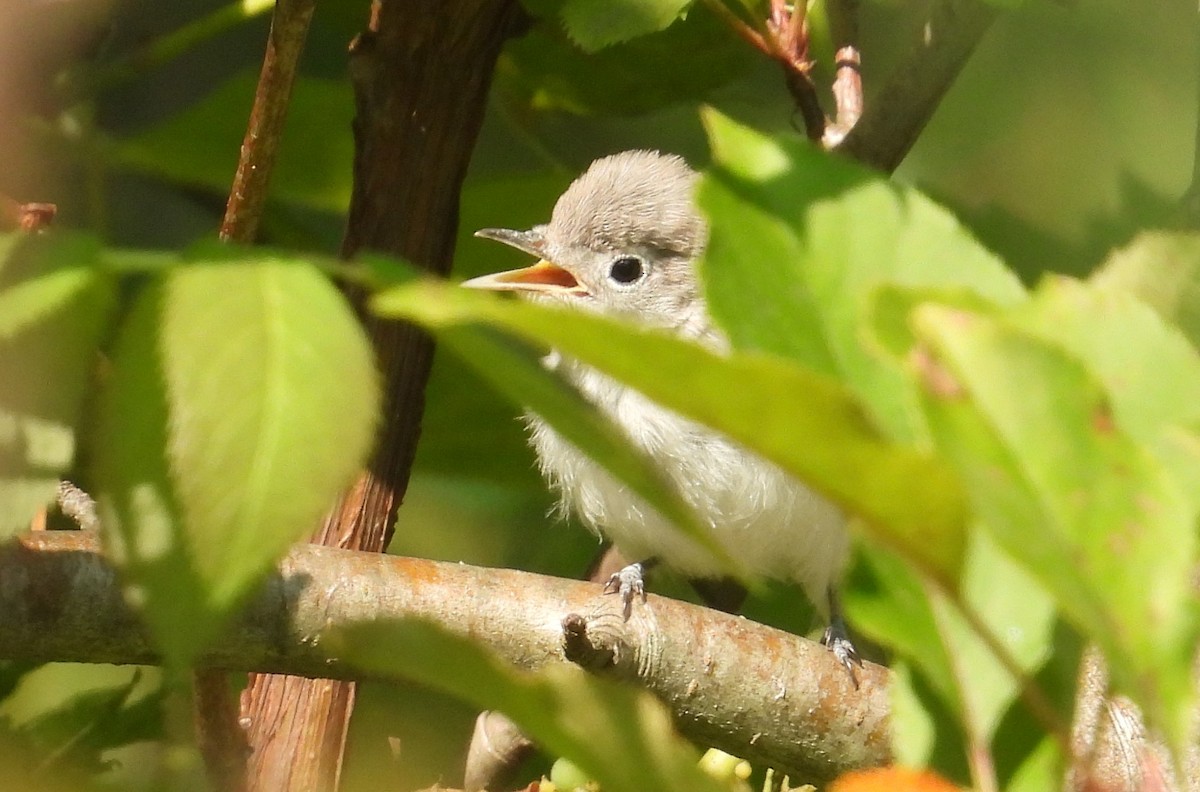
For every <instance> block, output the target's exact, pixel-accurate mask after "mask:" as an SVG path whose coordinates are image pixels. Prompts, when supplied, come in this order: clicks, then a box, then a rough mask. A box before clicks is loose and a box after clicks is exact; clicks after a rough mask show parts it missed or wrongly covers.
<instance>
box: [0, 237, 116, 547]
mask: <svg viewBox="0 0 1200 792" xmlns="http://www.w3.org/2000/svg"><path fill="white" fill-rule="evenodd" d="M99 251H100V245H99V242H97V241H96V240H94V239H92V238H90V237H85V236H81V235H74V234H62V233H53V234H39V235H28V234H22V233H13V234H8V235H0V541H3V540H4V539H7V538H8V537H9V536H12V535H13V534H15V533H18V532H20V531H24V530H26V529H27V528H28V527H29V523H30V520H31V519H32V518H33V516H34V515H35V514H36V513H37V512H38V510H39V509H41V508H42V507H44V506H46V505H48V504H50V503H53V502H54V498H55V493H56V492H57V488H58V481H59V479H61V478H62V477H63V475H64V473H65V472H66V471H67V469H68V468H69V467H70V466H71V465H72V463H73V462H74V459H75V446H76V438H75V429H76V422H77V421H78V420H79V414H80V410H81V408H82V405H83V400H84V395H85V388H86V386H87V384H88V381H89V378H90V375H91V373H92V368H93V366H94V364H95V362H96V354H97V352H96V350H97V346H98V343H99V341H100V337H101V335H102V333H103V331H104V327H105V323H106V321H107V318H108V315H109V313H110V311H111V309H112V307H113V300H114V292H113V288H112V284H111V282H110V281H109V279H108V278H107V277H106V276H105V275H104V274H103V273H101V272H100V271H98V269H97V267H96V263H97V260H98V254H99Z"/></svg>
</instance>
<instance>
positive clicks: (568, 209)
mask: <svg viewBox="0 0 1200 792" xmlns="http://www.w3.org/2000/svg"><path fill="white" fill-rule="evenodd" d="M696 178H697V177H696V173H695V171H693V170H692V169H691V168H689V167H688V165H687V163H685V162H684V161H683V160H682V159H681V158H680V157H676V156H672V155H665V154H659V153H658V152H652V151H626V152H623V153H621V154H614V155H612V156H610V157H604V158H603V159H598V160H596V161H595V162H593V163H592V164H591V166H590V167H589V168H588V169H587V171H586V172H585V173H584V174H583V175H582V176H580V177H579V178H578V179H576V180H575V181H574V182H572V183H571V186H570V187H568V188H567V191H566V192H564V193H563V194H562V197H560V198H559V199H558V203H557V204H555V206H554V212H553V214H552V215H551V218H550V222H549V223H548V224H546V225H540V226H536V227H534V228H532V229H530V230H528V231H511V230H508V229H502V228H486V229H483V230H481V231H477V232H476V233H475V235H476V236H478V237H483V238H485V239H494V240H496V241H498V242H503V243H504V244H506V245H511V246H512V247H515V248H517V249H519V250H523V251H525V252H526V253H529V254H530V255H533V256H537V257H538V259H539V260H538V262H537V263H536V264H534V265H532V266H530V267H525V268H523V269H517V270H510V271H508V272H499V273H496V274H493V275H484V276H483V277H479V278H473V279H471V280H469V281H467V282H466V283H464V284H463V285H464V286H468V287H471V288H478V289H492V290H501V291H516V292H521V293H524V294H526V295H530V296H538V297H542V298H548V299H552V300H555V301H558V302H563V303H566V304H569V305H573V306H576V307H580V308H584V309H587V310H594V311H598V312H601V313H608V314H615V315H621V316H626V317H628V318H632V319H637V320H640V321H643V322H646V323H649V324H654V325H662V326H672V325H675V324H677V323H679V322H680V321H682V320H683V319H684V318H685V317H686V315H687V314H688V313H689V308H690V307H691V306H693V305H695V304H696V303H697V301H698V299H699V295H698V287H697V283H696V275H695V270H694V264H695V261H696V259H697V258H699V256H700V254H701V253H702V252H703V251H704V245H705V242H706V241H707V227H706V225H705V223H704V220H703V218H701V217H700V214H699V212H698V211H697V210H696V206H695V202H694V200H693V194H692V193H693V191H694V189H695V186H696Z"/></svg>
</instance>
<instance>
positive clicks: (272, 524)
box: [96, 250, 379, 663]
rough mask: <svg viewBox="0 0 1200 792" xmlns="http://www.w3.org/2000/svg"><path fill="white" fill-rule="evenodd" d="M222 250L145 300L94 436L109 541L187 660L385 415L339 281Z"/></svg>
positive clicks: (170, 648) (154, 619) (326, 498)
mask: <svg viewBox="0 0 1200 792" xmlns="http://www.w3.org/2000/svg"><path fill="white" fill-rule="evenodd" d="M223 254H224V256H225V257H226V258H227V259H228V258H233V259H234V260H233V261H228V260H226V261H218V260H213V256H211V254H207V255H208V258H209V260H199V261H195V262H192V263H190V264H186V265H183V266H180V267H178V268H176V269H174V270H172V271H171V272H169V273H167V274H166V275H164V276H163V277H162V278H160V279H157V280H156V281H154V282H153V283H151V284H150V285H149V286H147V288H146V289H145V290H144V291H143V292H142V293H141V294H139V295H138V297H137V299H136V301H135V304H134V307H133V310H132V313H131V315H130V317H129V320H128V322H127V324H126V326H125V328H124V329H123V332H122V334H121V338H120V339H119V341H118V344H117V349H116V352H115V354H114V360H113V368H114V371H113V374H112V378H111V382H110V383H109V387H108V388H107V391H106V393H105V394H104V395H103V398H102V400H101V405H100V418H99V428H98V430H97V432H98V442H97V443H96V456H97V460H96V466H97V470H96V477H97V481H98V482H100V484H101V488H100V492H99V493H98V494H99V500H100V504H101V507H102V519H103V520H104V521H105V527H106V529H107V536H106V539H107V542H108V546H109V548H110V551H111V552H112V554H113V556H114V557H115V558H116V560H117V561H118V563H119V564H121V565H122V566H123V567H124V570H125V573H126V578H127V580H129V581H130V582H131V585H132V587H133V589H134V590H135V592H136V594H137V596H138V599H139V600H142V601H144V604H145V608H146V613H147V616H148V617H149V620H150V623H151V625H152V627H153V628H154V629H155V633H156V635H157V637H158V640H159V643H160V646H161V648H162V649H163V652H164V654H165V655H166V656H167V657H168V659H169V660H171V661H173V662H176V663H183V662H186V660H187V659H188V658H189V657H190V656H191V655H192V653H194V652H195V651H197V650H198V649H199V648H200V647H201V646H203V644H204V642H205V641H207V640H208V639H210V638H211V637H212V635H213V632H214V631H215V630H216V628H217V627H218V626H219V624H220V622H221V620H222V619H223V618H224V617H225V616H226V615H228V613H229V612H230V610H231V609H232V608H234V607H235V606H236V605H237V604H238V602H239V600H240V599H241V598H242V597H243V596H245V595H246V594H247V593H248V590H249V589H250V587H251V586H252V585H254V584H255V583H256V582H257V580H258V579H259V578H261V577H262V575H264V574H265V573H266V572H267V570H268V569H269V567H270V565H271V564H272V562H274V560H275V559H276V558H278V557H279V556H280V555H282V554H283V553H284V551H285V550H286V549H287V547H288V546H289V545H290V544H291V543H292V542H294V541H295V540H297V539H299V538H301V537H303V536H305V535H307V534H309V533H311V532H312V531H313V530H314V529H315V528H316V525H317V521H318V520H319V518H320V517H321V515H322V514H323V513H324V511H325V510H326V509H327V508H329V506H330V505H331V504H332V502H333V499H334V497H335V496H336V494H337V493H338V491H339V490H340V489H341V488H342V487H343V486H345V485H347V484H348V483H349V482H350V480H351V478H352V476H353V475H354V473H355V472H356V471H357V470H358V468H359V465H360V464H361V463H362V461H363V459H364V457H365V455H366V453H367V451H368V450H369V448H370V444H371V439H372V436H373V431H374V428H375V422H376V420H377V416H378V410H379V393H378V386H377V382H376V376H375V371H374V361H373V356H372V354H371V350H370V347H369V345H368V343H367V341H366V339H365V337H364V336H363V334H362V331H361V329H360V328H359V325H358V322H357V321H356V320H355V317H354V315H353V313H352V312H351V311H350V309H349V307H348V305H347V304H346V302H345V300H344V299H343V298H342V296H341V295H340V294H339V293H338V291H337V290H336V289H335V288H334V287H333V286H332V285H331V284H330V283H329V281H328V280H327V279H326V278H325V277H324V276H323V275H322V274H321V273H320V272H318V271H317V270H316V269H315V268H313V267H311V266H308V265H305V264H301V263H296V262H290V261H285V260H281V259H278V258H273V257H271V256H270V255H266V254H258V253H250V252H247V251H238V250H228V251H224V253H223ZM238 258H240V261H239V260H237V259H238ZM180 623H186V624H189V626H190V629H189V630H179V629H178V625H179V624H180Z"/></svg>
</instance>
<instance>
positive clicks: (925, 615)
mask: <svg viewBox="0 0 1200 792" xmlns="http://www.w3.org/2000/svg"><path fill="white" fill-rule="evenodd" d="M969 537H970V544H969V545H968V552H967V556H966V563H965V565H964V568H963V572H962V581H963V583H962V590H961V592H960V595H961V597H962V599H963V601H964V602H965V603H966V604H967V606H968V607H970V608H971V609H972V611H973V612H974V613H975V614H976V615H977V616H978V617H979V619H980V620H981V622H982V623H983V625H984V626H986V628H987V629H988V631H989V633H990V634H991V635H993V636H995V638H996V639H997V640H998V641H999V643H1000V644H1001V645H1002V646H1003V647H1004V649H1005V651H1006V652H1007V654H1008V655H1009V656H1010V657H1012V658H1013V659H1014V660H1015V661H1016V662H1017V664H1018V665H1019V668H1020V670H1021V672H1022V673H1023V675H1024V676H1025V677H1032V676H1033V674H1034V673H1035V672H1036V670H1037V669H1038V668H1039V667H1040V666H1041V665H1042V664H1043V663H1044V662H1045V660H1046V658H1047V657H1048V656H1049V654H1050V652H1051V650H1052V644H1053V627H1054V620H1055V615H1056V611H1055V609H1054V603H1053V601H1052V600H1051V598H1050V597H1049V596H1048V595H1047V594H1046V591H1045V590H1044V589H1043V588H1042V587H1041V586H1040V585H1039V584H1038V583H1037V582H1036V581H1034V580H1033V579H1032V578H1031V577H1030V576H1029V574H1027V573H1026V572H1025V571H1024V570H1023V569H1022V568H1021V567H1020V566H1018V565H1017V564H1015V563H1014V562H1013V560H1012V559H1011V558H1010V557H1009V556H1007V555H1006V554H1004V553H1003V552H1001V551H1000V549H999V548H998V547H997V546H996V543H995V541H994V540H992V539H991V538H990V536H989V535H988V534H986V533H984V532H982V531H980V530H978V528H975V529H973V530H972V531H971V532H970V534H969ZM864 557H865V560H866V564H865V565H864V567H865V569H864V570H862V571H860V573H859V574H860V575H861V576H863V579H857V580H853V581H851V584H850V585H849V586H847V588H846V589H845V591H844V599H845V602H846V605H847V609H848V611H847V612H848V613H849V615H850V616H851V618H852V621H853V624H854V626H855V628H856V629H858V630H860V631H862V632H863V633H865V634H866V635H868V636H870V637H871V638H872V639H873V640H875V641H877V642H879V643H882V644H884V645H886V646H888V647H889V648H890V649H892V650H893V651H894V652H896V653H897V654H898V655H899V656H900V657H903V658H905V659H906V660H907V661H909V662H910V663H911V664H912V666H913V667H914V668H915V669H917V670H919V671H920V673H921V675H922V676H923V678H924V681H925V682H926V683H927V684H928V685H929V686H930V688H931V690H932V691H933V692H935V693H936V694H937V695H938V697H939V698H940V705H941V706H942V707H944V708H945V710H946V711H947V713H948V714H950V715H952V716H953V717H955V718H957V720H958V722H959V724H960V727H961V728H962V729H963V733H964V734H967V735H973V736H974V737H973V739H974V741H975V742H977V743H981V744H987V743H990V742H991V741H992V739H993V737H994V736H995V734H996V731H997V729H998V727H999V725H1000V722H1001V719H1002V717H1003V716H1004V715H1005V713H1006V712H1007V711H1008V710H1009V709H1010V708H1011V707H1012V705H1013V703H1014V702H1015V701H1016V700H1017V697H1018V695H1019V693H1020V691H1021V686H1022V684H1023V683H1024V681H1025V680H1024V679H1019V678H1015V677H1014V676H1013V674H1012V673H1010V671H1009V669H1007V668H1005V667H1004V666H1003V665H1002V664H1001V663H1000V662H999V661H998V660H997V658H996V657H995V654H994V652H993V651H992V648H991V647H990V646H989V645H987V644H986V643H985V642H984V641H983V640H981V638H980V636H979V634H978V633H977V631H976V628H975V626H974V625H972V624H969V623H968V622H966V621H965V620H964V619H963V617H962V615H961V614H960V613H959V612H958V610H957V608H956V606H955V605H954V604H953V603H951V602H950V601H948V600H947V599H946V597H945V596H943V595H941V594H939V593H938V592H936V591H935V590H932V589H931V588H930V587H928V586H923V585H922V584H921V582H920V580H919V579H918V578H917V577H916V576H915V575H914V574H913V572H912V571H911V570H910V569H909V568H908V567H906V566H904V564H903V563H901V562H900V560H899V559H896V558H895V557H894V556H892V555H890V554H888V553H885V552H882V551H880V550H879V549H878V548H871V547H867V548H865V549H864ZM997 591H1003V592H1005V596H1003V597H997V596H996V592H997ZM1068 716H1069V711H1068V712H1066V713H1062V720H1063V723H1066V722H1067V720H1068ZM1035 725H1036V726H1039V727H1040V726H1042V724H1035ZM895 737H896V739H897V740H901V741H903V742H908V741H909V738H910V735H907V734H903V733H901V731H900V730H899V729H897V730H896V732H895ZM911 750H912V748H911V746H910V747H906V748H904V749H903V752H905V753H908V752H911Z"/></svg>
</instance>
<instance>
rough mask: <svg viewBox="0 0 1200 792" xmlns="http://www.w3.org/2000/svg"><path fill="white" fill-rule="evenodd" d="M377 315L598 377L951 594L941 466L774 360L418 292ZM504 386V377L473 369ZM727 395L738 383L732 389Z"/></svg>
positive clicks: (825, 382) (447, 289) (950, 524)
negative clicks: (802, 491)
mask: <svg viewBox="0 0 1200 792" xmlns="http://www.w3.org/2000/svg"><path fill="white" fill-rule="evenodd" d="M373 305H374V308H375V310H376V311H377V312H378V313H380V314H383V315H385V316H392V317H398V318H407V319H410V320H412V321H416V322H418V323H421V324H423V325H425V326H427V327H429V328H431V329H434V330H439V331H443V332H444V331H445V330H447V329H452V328H456V327H462V326H469V325H472V324H479V323H484V324H489V325H492V326H494V327H499V328H502V329H504V330H506V331H507V332H510V333H515V334H517V335H519V336H521V337H522V338H525V339H527V340H529V341H532V342H534V343H538V344H545V345H553V346H554V347H555V348H557V349H559V350H561V351H562V352H563V353H564V354H567V355H569V356H571V357H574V358H577V359H579V360H581V361H584V362H586V363H588V364H590V365H593V366H595V367H597V368H598V369H600V370H602V371H604V372H605V373H607V374H609V375H611V376H613V377H615V378H617V379H619V380H621V381H623V382H626V383H628V384H630V385H633V386H634V387H636V388H637V389H638V390H640V391H642V392H643V393H644V394H645V395H647V396H648V397H650V398H651V399H654V400H655V401H657V402H658V403H660V404H662V405H663V406H665V407H668V408H670V409H673V410H676V411H677V412H679V413H680V414H682V415H685V416H687V417H690V418H693V419H695V420H697V421H699V422H701V423H703V424H705V425H708V426H711V427H713V428H715V429H717V430H719V431H722V432H724V433H725V434H727V435H728V436H729V437H731V438H733V439H734V440H736V441H738V442H740V443H742V444H743V445H745V446H746V447H747V448H749V449H751V450H753V451H756V452H758V453H759V454H761V455H762V456H763V457H765V458H766V459H769V460H771V461H772V462H775V463H776V464H778V465H780V466H781V467H783V468H784V469H785V470H788V471H789V472H791V473H793V474H794V475H796V476H797V477H799V478H801V479H802V480H804V481H805V482H807V483H808V484H810V485H811V486H813V487H814V488H815V489H816V490H818V491H819V492H821V493H822V494H824V495H826V496H827V497H829V498H831V499H832V500H834V501H836V502H838V503H840V504H842V505H843V506H844V507H846V509H847V510H848V511H850V512H851V513H855V514H858V515H861V516H862V517H863V518H865V519H866V520H868V521H869V522H871V523H873V524H883V525H887V526H889V528H890V529H889V531H888V532H887V534H886V538H887V539H888V540H889V541H891V542H892V543H893V544H896V545H899V546H901V547H902V548H903V549H904V551H905V554H906V555H907V556H908V557H910V558H912V559H915V560H916V562H917V563H919V564H920V565H921V566H923V567H924V568H925V569H926V571H928V572H929V573H930V574H932V575H934V576H935V577H937V578H938V579H940V580H942V581H944V582H945V583H946V584H947V585H949V586H953V580H954V579H955V577H956V572H957V569H958V565H959V560H960V553H961V545H959V544H956V543H955V539H957V538H961V536H962V525H963V520H964V514H963V506H964V504H963V502H962V500H961V494H960V490H959V488H958V485H957V482H956V481H955V479H954V477H953V475H952V474H950V472H949V471H948V470H947V469H946V468H945V467H943V466H942V465H941V464H940V463H938V462H937V461H935V460H933V459H931V458H930V457H927V456H924V455H922V454H919V453H917V452H915V451H912V450H909V449H906V448H902V447H897V446H894V445H891V444H889V443H888V442H887V441H886V440H884V439H883V438H882V437H881V436H880V435H879V434H878V432H876V431H875V430H874V429H873V428H872V427H871V426H870V425H869V423H868V422H867V421H866V419H865V417H864V415H863V414H862V411H861V410H860V408H859V406H858V404H857V403H856V402H855V401H854V400H853V399H851V398H850V397H849V396H848V395H847V394H846V393H845V392H844V391H843V390H842V389H841V388H840V387H839V386H838V385H837V384H836V383H835V382H833V381H831V380H829V379H828V378H826V377H823V376H821V375H819V374H816V373H814V372H812V371H809V370H807V369H804V368H801V367H799V366H796V365H794V364H792V363H789V362H788V361H786V360H783V359H781V358H777V357H771V356H767V355H762V354H748V353H747V354H735V355H731V356H728V357H723V356H720V355H717V354H715V353H713V352H711V351H709V350H707V349H704V348H702V347H700V346H697V345H694V344H692V343H689V342H687V341H683V340H681V339H678V338H675V337H672V336H668V335H666V334H663V333H657V332H651V331H645V330H639V329H635V328H632V327H630V326H628V325H624V324H621V323H618V322H614V321H611V320H607V319H603V318H599V317H595V316H590V315H585V314H583V313H581V312H579V311H569V310H554V309H550V308H545V307H542V306H537V305H529V304H524V303H518V302H515V301H511V300H504V299H500V298H497V297H496V295H489V294H479V293H475V292H471V291H468V290H464V289H459V288H458V287H455V286H451V285H448V284H443V283H437V282H433V281H428V280H426V281H418V282H414V283H411V284H407V285H403V286H400V287H397V288H394V289H391V290H389V291H386V292H384V293H382V294H380V295H378V296H377V297H376V298H375V300H374V303H373ZM480 360H481V363H482V365H483V366H491V367H492V368H494V370H495V371H496V372H497V373H496V374H495V376H503V371H504V370H503V368H502V367H499V366H497V365H496V364H495V363H492V362H490V361H488V360H486V359H483V358H482V357H481V358H480ZM730 383H737V386H736V387H730Z"/></svg>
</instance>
